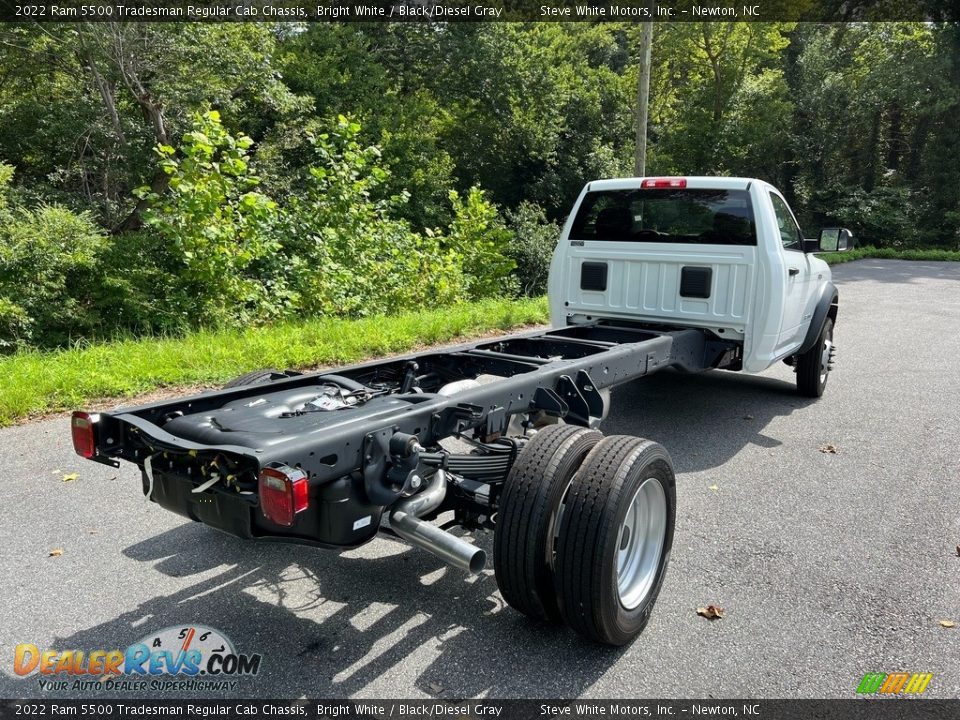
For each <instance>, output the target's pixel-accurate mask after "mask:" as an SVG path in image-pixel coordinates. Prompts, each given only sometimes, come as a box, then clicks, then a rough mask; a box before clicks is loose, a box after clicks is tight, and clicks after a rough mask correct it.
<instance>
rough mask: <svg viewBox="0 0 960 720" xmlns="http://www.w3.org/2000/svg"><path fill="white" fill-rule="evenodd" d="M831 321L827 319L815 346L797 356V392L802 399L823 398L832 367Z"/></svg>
mask: <svg viewBox="0 0 960 720" xmlns="http://www.w3.org/2000/svg"><path fill="white" fill-rule="evenodd" d="M834 352H836V347H835V346H834V344H833V319H832V318H827V319H826V321H825V322H824V323H823V329H822V330H821V331H820V337H819V338H817V342H816V344H814V346H813V347H812V348H810V349H809V350H807V352H805V353H803V355H798V356H797V364H796V367H797V390H798V391H799V392H800V394H801V395H803V396H804V397H811V398H818V397H822V396H823V391H824V389H825V388H826V387H827V379H828V378H829V377H830V370H831V368H832V367H833V354H834Z"/></svg>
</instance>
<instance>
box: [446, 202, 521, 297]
mask: <svg viewBox="0 0 960 720" xmlns="http://www.w3.org/2000/svg"><path fill="white" fill-rule="evenodd" d="M450 203H451V204H452V205H453V220H452V221H451V223H450V228H449V229H448V231H447V237H446V245H447V247H449V248H450V249H451V250H453V251H454V252H455V253H456V255H457V256H458V257H459V258H460V261H461V263H462V265H463V274H464V279H465V284H466V287H465V294H466V296H467V297H468V298H470V299H476V298H483V297H492V296H494V295H499V294H501V293H505V292H510V291H511V290H512V287H511V285H512V284H511V283H509V282H508V281H507V275H508V273H509V272H510V271H511V270H513V268H514V267H515V266H516V263H514V261H513V260H511V259H510V258H509V257H508V256H507V255H506V253H507V252H509V246H510V242H511V240H512V239H513V233H511V232H510V231H509V230H508V229H507V228H506V226H504V224H503V222H502V221H501V220H500V217H499V215H498V214H497V208H496V206H494V205H493V203H491V202H490V201H489V200H487V199H486V197H484V194H483V191H482V190H480V188H476V187H473V188H470V190H469V191H468V192H467V196H466V198H461V197H460V195H459V193H457V192H456V191H455V190H452V191H451V192H450Z"/></svg>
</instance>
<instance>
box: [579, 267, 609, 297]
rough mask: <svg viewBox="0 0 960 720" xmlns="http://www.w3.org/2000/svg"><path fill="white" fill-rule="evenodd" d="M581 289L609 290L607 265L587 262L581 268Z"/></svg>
mask: <svg viewBox="0 0 960 720" xmlns="http://www.w3.org/2000/svg"><path fill="white" fill-rule="evenodd" d="M580 289H581V290H600V291H601V292H602V291H604V290H606V289H607V264H606V263H602V262H585V263H583V265H581V266H580Z"/></svg>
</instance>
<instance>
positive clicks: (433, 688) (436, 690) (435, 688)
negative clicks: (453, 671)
mask: <svg viewBox="0 0 960 720" xmlns="http://www.w3.org/2000/svg"><path fill="white" fill-rule="evenodd" d="M427 687H428V688H430V692H432V693H442V692H443V687H442V686H440V685H437V684H436V683H427Z"/></svg>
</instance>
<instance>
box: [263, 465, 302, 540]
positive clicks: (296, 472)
mask: <svg viewBox="0 0 960 720" xmlns="http://www.w3.org/2000/svg"><path fill="white" fill-rule="evenodd" d="M309 489H310V486H309V484H308V483H307V475H306V473H304V472H303V470H301V469H300V468H292V467H289V466H288V465H281V466H279V467H268V468H264V469H263V470H261V471H260V509H261V510H263V514H264V516H265V517H266V518H267V520H269V521H271V522H274V523H276V524H277V525H283V526H284V527H290V526H291V525H293V516H294V515H296V514H297V513H299V512H303V511H304V510H306V509H307V506H308V505H309V504H310V498H309V497H308V491H309Z"/></svg>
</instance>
